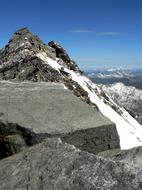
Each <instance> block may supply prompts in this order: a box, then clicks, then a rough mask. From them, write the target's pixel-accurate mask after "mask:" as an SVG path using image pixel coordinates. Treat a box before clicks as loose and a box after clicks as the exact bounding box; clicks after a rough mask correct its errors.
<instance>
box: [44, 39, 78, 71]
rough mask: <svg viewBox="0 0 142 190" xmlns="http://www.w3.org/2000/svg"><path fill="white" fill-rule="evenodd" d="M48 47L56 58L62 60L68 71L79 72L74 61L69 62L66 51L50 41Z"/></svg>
mask: <svg viewBox="0 0 142 190" xmlns="http://www.w3.org/2000/svg"><path fill="white" fill-rule="evenodd" d="M48 46H49V47H51V48H53V49H54V50H55V52H56V57H57V58H60V59H62V60H63V62H64V63H65V64H66V65H67V66H68V68H69V69H71V70H74V71H78V72H81V71H80V69H79V67H78V66H77V64H76V63H75V61H73V60H71V59H70V57H69V55H68V54H67V52H66V50H65V49H64V48H63V47H62V46H61V45H59V44H58V43H56V42H54V41H51V42H49V43H48Z"/></svg>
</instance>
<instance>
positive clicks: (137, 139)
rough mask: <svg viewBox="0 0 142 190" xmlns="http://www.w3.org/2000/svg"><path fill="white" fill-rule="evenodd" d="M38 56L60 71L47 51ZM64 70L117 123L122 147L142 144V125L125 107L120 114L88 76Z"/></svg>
mask: <svg viewBox="0 0 142 190" xmlns="http://www.w3.org/2000/svg"><path fill="white" fill-rule="evenodd" d="M37 56H38V57H39V58H40V59H42V60H43V61H44V62H45V63H47V64H49V65H50V66H51V67H52V68H54V69H56V70H57V71H58V72H60V69H61V66H60V65H59V64H58V63H57V62H56V61H54V60H52V59H50V58H49V57H47V55H46V54H45V53H38V54H37ZM64 71H66V72H67V73H69V74H70V75H71V77H72V80H73V81H75V82H77V83H78V84H79V85H80V86H81V87H82V88H83V89H84V90H85V91H86V92H88V96H89V98H90V100H91V102H92V103H94V104H96V105H97V107H98V109H99V110H100V111H101V113H102V114H103V115H104V116H106V117H107V118H109V119H110V120H111V121H112V122H114V123H115V124H116V128H117V131H118V134H119V136H120V146H121V149H129V148H133V147H137V146H140V145H142V126H141V125H140V124H139V123H138V122H137V121H136V120H135V119H134V118H133V117H132V116H131V115H130V114H129V113H128V112H127V111H126V110H125V109H124V108H120V109H121V111H122V112H123V114H122V115H119V114H118V113H117V112H116V111H115V110H113V109H112V108H111V107H110V106H109V105H107V104H105V103H104V102H103V100H102V99H100V98H99V97H98V96H97V95H96V93H95V90H93V89H94V88H96V89H97V91H98V92H99V91H100V89H99V88H98V87H97V86H96V85H95V84H93V83H92V82H91V81H90V80H89V79H88V78H87V77H85V76H82V75H80V74H79V73H75V72H74V71H72V70H69V69H67V68H64ZM87 85H89V86H90V85H91V87H92V89H91V90H90V89H89V88H88V86H87ZM114 104H115V103H114Z"/></svg>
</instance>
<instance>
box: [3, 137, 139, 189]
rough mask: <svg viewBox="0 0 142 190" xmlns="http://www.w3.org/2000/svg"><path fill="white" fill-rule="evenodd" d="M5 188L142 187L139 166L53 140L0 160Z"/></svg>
mask: <svg viewBox="0 0 142 190" xmlns="http://www.w3.org/2000/svg"><path fill="white" fill-rule="evenodd" d="M0 168H1V169H0V176H1V177H0V187H1V190H6V189H9V190H15V189H21V190H26V189H32V190H33V189H35V190H41V189H43V190H47V189H49V190H73V189H75V190H141V189H142V178H141V175H142V171H141V169H140V168H139V167H138V166H135V165H133V166H132V165H129V164H126V163H121V162H115V161H111V160H110V159H108V160H107V159H104V158H102V157H99V156H96V155H93V154H89V153H87V152H82V151H80V150H78V149H76V148H75V147H74V146H70V145H68V144H63V143H62V142H61V140H60V139H49V140H46V142H44V143H42V144H38V145H36V146H33V147H31V148H29V149H27V150H24V151H22V152H21V153H19V154H16V155H14V156H12V157H9V158H7V159H3V160H1V162H0Z"/></svg>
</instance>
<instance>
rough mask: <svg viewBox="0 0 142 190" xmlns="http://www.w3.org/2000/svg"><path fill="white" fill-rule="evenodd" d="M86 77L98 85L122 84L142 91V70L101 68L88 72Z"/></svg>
mask: <svg viewBox="0 0 142 190" xmlns="http://www.w3.org/2000/svg"><path fill="white" fill-rule="evenodd" d="M86 75H87V76H88V77H89V78H90V79H91V80H92V81H94V82H95V83H98V84H100V83H101V84H113V83H116V82H122V83H124V84H125V85H127V86H134V87H136V88H137V89H142V69H123V68H101V69H95V70H86Z"/></svg>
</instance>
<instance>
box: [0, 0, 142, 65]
mask: <svg viewBox="0 0 142 190" xmlns="http://www.w3.org/2000/svg"><path fill="white" fill-rule="evenodd" d="M0 18H1V19H0V47H3V46H4V45H5V44H6V43H7V41H8V39H9V38H10V36H11V35H12V33H13V32H15V30H17V29H19V28H21V27H25V26H27V27H28V28H29V29H30V30H31V31H32V32H33V33H35V34H37V35H39V37H40V38H41V39H42V40H43V41H44V42H46V43H47V42H48V41H50V40H55V41H57V42H59V43H60V44H61V45H63V46H64V47H65V49H66V50H67V51H68V52H69V54H70V56H71V57H72V58H73V59H75V60H76V61H77V63H78V64H79V65H80V67H81V68H83V69H84V68H92V69H93V68H96V67H109V66H113V67H128V68H131V67H142V1H141V0H0Z"/></svg>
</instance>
